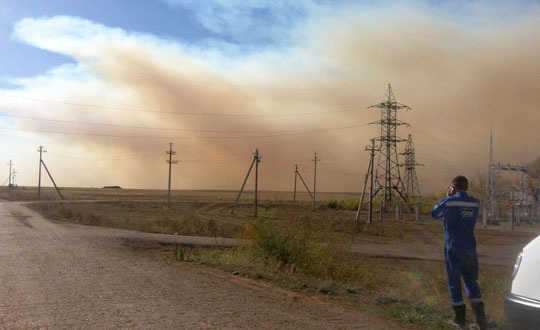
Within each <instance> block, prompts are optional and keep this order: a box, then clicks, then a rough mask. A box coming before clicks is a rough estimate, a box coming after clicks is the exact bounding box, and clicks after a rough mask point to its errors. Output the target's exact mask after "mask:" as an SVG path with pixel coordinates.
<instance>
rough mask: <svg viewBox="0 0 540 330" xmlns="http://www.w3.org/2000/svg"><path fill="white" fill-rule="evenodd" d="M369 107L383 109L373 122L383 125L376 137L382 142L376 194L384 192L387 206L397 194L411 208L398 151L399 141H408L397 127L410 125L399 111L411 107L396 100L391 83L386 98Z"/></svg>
mask: <svg viewBox="0 0 540 330" xmlns="http://www.w3.org/2000/svg"><path fill="white" fill-rule="evenodd" d="M369 108H379V109H381V119H380V120H378V121H376V122H373V123H371V124H377V125H380V126H381V136H380V137H378V138H375V140H376V141H378V142H379V143H380V151H379V156H378V160H377V167H376V172H375V182H376V186H377V189H376V190H375V192H374V196H375V195H377V194H378V193H379V192H380V193H381V194H382V196H381V202H382V204H383V206H384V207H385V208H386V206H390V205H392V203H393V202H394V201H395V198H396V196H395V195H396V194H397V195H398V198H401V199H402V200H403V201H404V202H405V204H407V205H408V206H409V208H412V205H411V203H410V201H409V199H408V197H407V194H406V191H405V187H404V185H403V181H402V179H401V173H400V170H399V167H400V166H399V165H400V163H399V160H398V152H397V143H398V142H405V141H407V140H405V139H402V138H398V137H397V127H398V126H401V125H408V124H407V123H405V122H403V121H401V120H398V119H397V112H398V110H403V109H404V110H410V108H409V107H408V106H406V105H404V104H401V103H398V102H397V101H396V97H395V96H394V92H393V91H392V86H391V85H390V84H388V90H387V92H386V95H385V99H384V100H383V101H382V102H381V103H379V104H376V105H372V106H370V107H369Z"/></svg>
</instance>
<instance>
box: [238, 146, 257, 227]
mask: <svg viewBox="0 0 540 330" xmlns="http://www.w3.org/2000/svg"><path fill="white" fill-rule="evenodd" d="M260 161H261V154H260V153H259V148H256V149H255V150H254V151H253V157H252V161H251V165H250V166H249V170H248V172H247V174H246V177H245V178H244V182H243V183H242V187H241V188H240V191H239V192H238V196H236V201H235V202H234V205H233V207H232V209H231V215H234V211H235V209H236V206H237V205H238V201H240V196H241V195H242V192H243V191H244V187H245V186H246V182H247V180H248V179H249V175H250V174H251V170H252V169H253V165H255V172H256V173H255V203H254V204H255V217H256V216H257V190H258V181H259V162H260Z"/></svg>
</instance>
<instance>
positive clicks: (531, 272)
mask: <svg viewBox="0 0 540 330" xmlns="http://www.w3.org/2000/svg"><path fill="white" fill-rule="evenodd" d="M512 279H513V280H512V290H511V292H510V293H509V294H508V295H506V297H505V299H504V309H505V313H506V317H507V319H508V322H509V323H510V326H511V327H512V329H528V330H529V329H540V236H538V237H536V238H535V239H534V240H532V241H531V242H530V243H529V244H527V245H526V246H525V247H524V248H523V251H522V252H521V253H520V254H519V256H518V257H517V260H516V264H515V266H514V273H513V274H512Z"/></svg>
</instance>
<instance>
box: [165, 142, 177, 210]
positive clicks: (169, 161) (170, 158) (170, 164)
mask: <svg viewBox="0 0 540 330" xmlns="http://www.w3.org/2000/svg"><path fill="white" fill-rule="evenodd" d="M172 146H173V144H172V142H170V143H169V150H168V151H165V153H166V154H167V155H169V159H168V160H167V163H168V164H169V187H168V189H167V208H169V209H170V208H171V176H172V165H173V164H178V161H177V160H173V159H172V156H173V155H176V151H173V150H172Z"/></svg>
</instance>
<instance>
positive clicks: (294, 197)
mask: <svg viewBox="0 0 540 330" xmlns="http://www.w3.org/2000/svg"><path fill="white" fill-rule="evenodd" d="M297 179H298V164H294V194H293V203H296V180H297Z"/></svg>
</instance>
